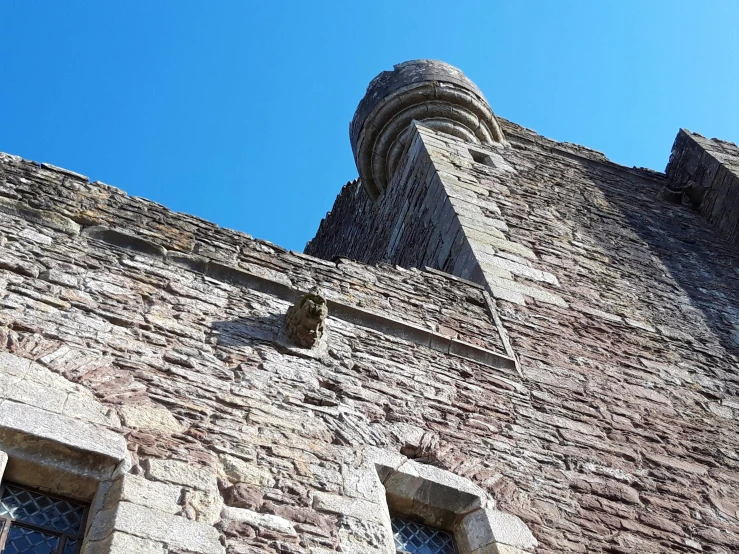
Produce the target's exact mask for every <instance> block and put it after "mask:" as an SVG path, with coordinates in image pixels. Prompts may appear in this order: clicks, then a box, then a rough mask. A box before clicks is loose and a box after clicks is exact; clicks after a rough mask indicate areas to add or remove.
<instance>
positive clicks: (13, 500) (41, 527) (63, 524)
mask: <svg viewBox="0 0 739 554" xmlns="http://www.w3.org/2000/svg"><path fill="white" fill-rule="evenodd" d="M86 517H87V506H86V505H85V504H81V503H79V502H76V501H74V500H69V499H66V498H61V497H57V496H50V495H48V494H44V493H41V492H38V491H35V490H33V489H29V488H27V487H22V486H20V485H15V484H12V483H5V484H3V485H2V486H0V552H1V553H2V554H77V553H78V552H79V550H80V546H81V544H82V537H83V535H84V531H85V519H86Z"/></svg>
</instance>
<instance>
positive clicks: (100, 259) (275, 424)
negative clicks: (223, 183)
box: [0, 124, 739, 554]
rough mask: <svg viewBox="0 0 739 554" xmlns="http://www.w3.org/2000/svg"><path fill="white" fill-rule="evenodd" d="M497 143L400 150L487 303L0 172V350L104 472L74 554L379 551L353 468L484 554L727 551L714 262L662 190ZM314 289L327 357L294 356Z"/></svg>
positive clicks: (728, 275) (31, 167)
mask: <svg viewBox="0 0 739 554" xmlns="http://www.w3.org/2000/svg"><path fill="white" fill-rule="evenodd" d="M504 127H505V132H506V136H507V138H508V140H509V142H510V143H511V145H512V146H510V147H506V148H502V149H501V148H497V147H495V148H487V149H485V148H480V147H478V148H477V149H476V153H475V154H472V153H471V152H470V151H469V150H470V147H469V146H468V145H466V144H465V143H464V142H463V141H460V140H458V139H455V138H453V137H449V136H448V135H444V134H441V133H435V132H433V131H424V130H423V129H422V128H420V131H419V135H418V137H419V140H420V141H421V142H419V143H418V151H417V152H416V155H420V154H422V153H423V152H425V154H424V155H425V156H427V160H428V167H430V168H433V172H434V173H435V174H436V175H437V177H438V179H439V180H438V182H437V185H438V186H439V187H443V189H444V192H445V194H447V195H448V198H451V200H449V203H450V205H451V206H452V207H453V208H454V218H456V220H457V221H458V222H460V229H461V231H462V232H463V233H465V234H464V237H465V239H466V240H467V244H468V245H469V247H470V252H472V254H473V255H474V263H477V264H478V266H479V267H480V268H481V271H482V270H484V272H483V273H481V274H480V275H478V278H479V279H480V282H482V283H483V284H484V285H485V286H486V287H488V289H489V291H490V292H492V293H493V295H494V298H491V296H490V295H489V294H488V292H487V291H486V290H485V289H483V288H482V287H480V286H478V285H476V284H473V283H469V282H466V281H464V280H461V279H457V278H454V277H451V276H448V275H444V274H441V273H439V272H434V271H419V270H417V269H402V268H398V267H392V266H389V265H379V266H377V267H372V266H365V265H362V264H359V263H356V262H351V261H348V260H346V259H341V258H340V259H336V260H335V261H331V262H329V261H323V260H320V259H316V258H311V257H310V256H305V255H302V254H298V253H294V252H287V251H285V250H284V249H281V248H279V247H277V246H275V245H271V244H269V243H266V242H264V241H258V240H254V239H251V238H250V237H248V236H245V235H243V234H240V233H236V232H233V231H229V230H226V229H220V228H218V227H216V226H214V225H212V224H209V223H207V222H204V221H202V220H199V219H197V218H194V217H191V216H187V215H184V214H175V213H172V212H170V211H168V210H167V209H166V208H164V207H162V206H159V205H157V204H155V203H152V202H148V201H145V200H142V199H138V198H131V197H128V196H126V195H125V194H124V193H122V192H121V191H119V190H117V189H115V188H113V187H109V186H107V185H104V184H101V183H89V182H88V181H87V180H86V179H85V178H84V177H82V176H80V175H77V174H74V173H71V172H67V171H65V170H60V169H58V168H53V167H50V166H39V165H38V164H35V163H33V162H27V161H22V160H20V159H18V158H15V157H12V156H3V158H2V160H1V161H2V165H1V167H2V177H0V210H2V218H0V349H2V350H3V351H6V352H8V353H10V354H12V356H14V357H15V358H17V359H20V360H29V361H30V360H34V361H35V363H36V364H38V367H42V368H45V369H46V371H48V372H49V374H53V375H55V376H56V377H59V378H63V379H64V380H65V382H68V384H65V385H64V387H70V390H79V391H80V394H84V393H82V392H81V391H82V389H84V390H87V391H88V392H89V393H90V394H89V395H86V396H87V397H88V398H89V397H91V395H94V397H95V399H96V401H97V402H99V403H100V405H101V406H102V409H103V410H108V411H104V412H101V413H106V414H110V417H111V418H112V419H111V420H110V424H109V427H106V429H108V428H109V430H111V431H114V432H115V433H119V434H121V435H123V436H124V437H125V440H126V444H127V447H128V451H129V456H130V470H128V471H127V473H126V474H125V476H124V477H123V478H122V480H121V481H120V482H118V483H117V484H115V485H113V484H111V485H110V491H109V494H105V495H104V497H103V498H99V499H98V500H99V503H98V504H97V505H96V506H97V510H98V511H97V513H98V514H99V515H100V518H99V519H100V523H98V524H97V525H93V527H92V529H91V530H90V535H89V536H88V539H89V541H90V545H89V546H88V550H89V551H90V552H105V551H109V550H112V551H114V552H128V551H132V550H137V551H146V552H157V553H158V554H160V553H162V552H171V553H174V552H193V551H195V552H214V553H215V552H216V551H218V549H219V548H224V549H225V550H226V551H227V552H230V553H257V552H258V553H276V552H291V553H309V554H327V553H329V552H363V553H375V552H376V553H379V552H383V553H386V552H387V550H388V543H387V540H388V535H387V525H386V523H387V521H386V519H385V518H384V514H385V512H386V510H387V507H383V505H382V498H380V497H378V494H377V489H376V488H374V485H373V486H370V485H369V484H368V483H369V482H370V481H371V480H369V481H368V479H369V478H368V475H371V473H368V472H367V471H365V469H366V468H365V465H366V461H367V459H368V458H369V457H370V453H372V456H375V455H377V452H380V453H381V454H380V455H384V456H387V458H388V459H390V460H395V461H393V462H392V463H390V467H392V468H395V470H397V471H400V469H401V468H403V467H411V465H408V466H406V464H408V463H409V462H408V461H407V460H408V459H409V458H411V459H413V460H415V463H418V464H419V465H420V466H423V468H425V472H426V473H427V474H428V475H429V479H432V478H433V476H435V475H436V476H437V477H438V472H440V471H442V470H443V471H447V472H451V473H453V474H454V479H452V480H451V481H455V480H457V481H458V480H460V479H462V480H466V481H469V482H470V483H471V485H469V488H471V489H474V490H478V489H479V490H480V491H482V492H481V493H480V497H481V498H484V501H485V502H486V504H485V508H484V513H485V515H487V516H489V518H488V520H489V521H498V520H502V521H507V522H509V521H513V522H515V523H513V524H511V525H509V526H506V527H505V528H504V529H503V530H505V529H515V530H520V531H521V532H516V533H508V534H506V533H501V529H496V530H495V531H496V532H497V533H498V534H497V535H496V537H497V539H495V540H496V541H497V540H498V539H499V540H500V541H508V542H502V543H501V544H502V545H505V547H504V546H500V547H498V546H495V547H494V548H495V550H494V551H498V552H516V551H517V550H516V549H518V551H519V552H520V551H521V549H526V550H528V551H536V552H538V553H550V552H623V553H627V552H635V551H641V552H650V553H651V552H701V551H702V552H711V553H724V554H727V553H729V552H733V551H736V550H737V549H738V548H739V521H738V520H737V517H738V515H739V514H738V511H739V498H738V497H737V492H736V491H737V490H738V487H737V484H738V483H739V475H738V473H737V467H738V466H739V452H738V449H739V438H738V436H737V417H738V416H739V400H738V399H737V385H738V384H739V382H738V381H739V378H737V372H736V368H737V361H738V358H737V355H738V354H739V352H738V348H739V347H738V346H737V344H738V343H739V309H737V307H738V306H739V283H737V279H739V273H737V271H736V268H737V265H738V264H737V262H739V260H737V257H736V255H735V254H734V253H733V250H732V249H731V248H730V246H729V245H728V244H727V243H723V242H721V240H720V239H719V238H718V237H717V235H716V231H715V229H714V228H713V226H712V225H711V224H710V223H708V222H707V221H706V220H705V219H703V218H702V217H701V216H700V215H699V214H696V213H694V212H693V211H692V210H691V209H690V208H689V207H687V206H682V205H672V204H669V203H667V202H664V201H663V200H661V190H662V188H663V187H664V184H665V178H664V175H662V174H656V173H654V172H650V171H648V170H634V169H627V168H623V167H620V166H616V165H615V164H611V163H610V162H607V160H604V159H603V158H602V156H599V155H597V154H594V153H592V152H591V151H587V150H584V149H579V148H577V147H573V146H570V145H561V144H557V143H553V142H552V141H547V140H546V139H543V138H542V137H538V136H536V135H535V134H534V133H531V132H528V131H519V132H518V133H516V132H514V131H515V127H514V126H512V124H504ZM424 133H426V134H425V136H424ZM409 152H411V150H410V149H409ZM409 168H410V169H409V172H411V171H412V170H413V168H411V167H410V166H409ZM396 175H397V174H396ZM391 193H392V188H390V189H389V190H388V194H387V195H386V197H385V200H388V199H390V196H389V195H390V194H391ZM359 194H362V192H361V191H360V193H359ZM422 198H423V197H422V196H418V199H419V202H420V203H419V204H417V205H421V206H423V205H424V204H423V200H422ZM390 201H391V202H396V205H402V202H400V201H399V199H394V200H390ZM360 205H363V204H360ZM473 206H474V207H473ZM493 206H494V207H493ZM476 208H479V212H478V210H477V209H476ZM335 213H341V211H340V210H339V211H337V212H335ZM343 213H346V214H349V210H348V209H347V210H346V211H345V212H343ZM388 213H389V212H388ZM480 213H481V214H482V219H479V218H480V217H481V216H480ZM406 220H407V221H415V222H416V223H413V224H412V225H410V226H409V227H408V229H409V231H408V232H409V234H408V235H407V236H408V237H412V236H417V237H422V234H421V233H420V232H419V231H414V230H413V229H414V228H415V229H421V228H424V229H427V232H432V231H433V229H432V228H431V227H428V228H427V227H424V225H432V224H433V223H434V221H435V218H431V217H429V218H426V219H424V218H423V217H418V218H416V219H415V220H414V219H413V218H409V219H406ZM476 222H477V223H478V224H477V227H475V223H476ZM476 228H477V229H478V231H480V233H478V234H473V233H472V232H471V230H475V229H476ZM334 229H335V232H338V231H340V230H341V226H339V225H337V226H336V227H334ZM376 229H377V230H378V233H377V236H378V237H386V236H387V235H384V234H381V233H380V232H379V231H380V230H381V227H380V226H379V224H378V227H376ZM398 229H402V226H401V227H398ZM493 229H494V230H495V231H493ZM403 232H405V231H403ZM325 236H326V237H329V236H330V234H328V233H327V234H326V235H325ZM372 237H373V234H372V233H367V234H365V235H364V236H363V237H361V238H363V239H364V248H365V249H366V250H365V251H366V252H367V255H368V256H370V255H375V253H373V252H372V247H371V244H372V243H371V240H372ZM419 240H421V239H420V238H419ZM314 244H315V241H314ZM357 244H359V242H357ZM388 244H390V242H389V241H387V240H385V238H382V241H381V243H380V245H381V248H379V249H378V252H380V253H377V254H376V255H377V256H378V257H377V258H375V259H382V256H384V255H385V253H386V252H388V250H387V245H388ZM425 244H427V249H428V248H432V249H433V244H434V241H430V240H429V241H428V242H427V243H425ZM316 247H318V246H316ZM405 250H408V251H407V252H406V251H405ZM426 251H428V250H426ZM426 251H424V252H426ZM389 252H390V254H391V256H393V257H395V256H400V257H403V256H406V258H403V259H404V260H406V261H405V262H404V263H408V265H415V262H414V261H415V260H416V259H417V256H418V254H417V252H416V251H415V250H413V249H411V248H410V247H407V246H406V243H405V242H404V241H397V245H396V247H394V248H393V249H391V250H390V251H389ZM439 259H440V257H437V260H439ZM445 259H448V258H445ZM485 264H487V265H485ZM443 267H449V266H448V265H444V266H443ZM496 268H497V269H496ZM452 269H453V268H452ZM493 279H495V281H494V280H493ZM316 285H317V286H319V287H320V289H321V290H322V291H323V293H324V295H325V297H326V298H327V300H328V310H329V317H328V320H327V332H326V335H325V337H324V338H323V339H322V341H321V344H320V345H319V346H317V347H316V348H314V349H310V350H307V349H301V348H296V347H295V346H294V345H292V344H290V343H289V342H288V341H286V340H285V337H284V336H283V332H282V326H283V322H284V316H285V313H286V312H287V310H288V307H289V306H290V305H291V304H293V302H294V301H295V300H296V299H297V298H298V297H299V296H300V295H301V294H302V293H304V292H306V291H308V290H310V289H311V288H312V287H313V286H316ZM34 367H35V366H34ZM64 387H62V389H64ZM74 387H80V389H77V388H74ZM29 398H31V399H33V398H34V397H32V396H31V397H29ZM8 400H10V399H9V398H6V399H5V401H8ZM31 401H32V400H29V402H31ZM36 401H40V400H36ZM62 412H64V407H62ZM50 413H51V412H50ZM60 415H63V416H68V417H75V416H74V412H73V411H72V412H70V413H66V414H65V413H62V414H60ZM116 418H117V419H116ZM118 421H120V426H119V425H118ZM3 425H7V424H6V423H4V422H3V421H0V427H2V426H3ZM11 458H12V453H11ZM11 463H12V459H11ZM413 471H414V475H416V476H418V474H419V473H423V471H422V470H419V469H417V468H416V469H414V470H413ZM378 475H379V474H378ZM370 484H371V483H370ZM375 484H376V483H375ZM458 487H459V488H460V489H461V488H462V487H463V485H458ZM148 491H155V494H153V495H152V494H150V493H149V492H148ZM175 491H177V492H178V493H179V496H177V495H176V494H175ZM175 497H176V498H175ZM481 505H482V503H481ZM497 514H501V515H497ZM521 522H524V523H525V525H523V524H522V523H521ZM527 529H530V530H531V531H532V532H533V537H529V536H527V535H526V533H525V532H524V530H527ZM168 533H169V534H168ZM177 537H184V538H183V539H181V540H179V542H178V539H177ZM501 537H505V538H501ZM491 540H492V539H491ZM516 541H519V542H516ZM511 543H514V544H511ZM490 544H493V543H490ZM219 545H220V546H219ZM93 547H96V548H99V550H97V551H96V550H93V549H92V548H93ZM470 548H471V546H470Z"/></svg>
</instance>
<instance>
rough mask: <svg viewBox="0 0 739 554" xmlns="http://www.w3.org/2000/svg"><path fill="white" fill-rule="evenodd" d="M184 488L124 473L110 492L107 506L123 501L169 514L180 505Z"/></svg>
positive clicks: (177, 509)
mask: <svg viewBox="0 0 739 554" xmlns="http://www.w3.org/2000/svg"><path fill="white" fill-rule="evenodd" d="M181 495H182V488H181V487H179V486H177V485H170V484H167V483H160V482H158V481H151V480H149V479H145V478H144V477H140V476H138V475H131V474H128V475H124V476H123V477H122V478H121V479H119V480H117V481H116V482H115V483H114V484H113V487H112V488H111V489H110V491H109V492H108V497H107V499H106V508H112V507H114V506H115V504H117V503H118V502H121V501H126V502H132V503H133V504H140V505H142V506H146V507H148V508H152V509H154V510H159V511H161V512H165V513H168V514H175V513H177V512H178V511H180V509H181V508H182V506H180V505H179V500H180V496H181Z"/></svg>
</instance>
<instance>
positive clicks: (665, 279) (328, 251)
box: [306, 120, 739, 553]
mask: <svg viewBox="0 0 739 554" xmlns="http://www.w3.org/2000/svg"><path fill="white" fill-rule="evenodd" d="M501 126H502V128H503V131H504V134H505V135H506V139H507V140H508V141H509V142H510V144H511V146H510V147H490V148H483V147H480V146H475V145H471V144H467V143H465V142H463V141H461V140H459V139H456V138H454V137H451V136H449V135H444V134H441V133H436V132H434V131H433V130H431V129H428V128H424V127H423V126H422V125H417V129H416V137H415V139H414V141H415V142H414V143H413V145H412V146H411V147H410V148H409V149H408V152H407V156H408V158H409V159H410V158H411V157H413V158H414V159H416V160H420V164H421V165H423V166H424V167H423V168H422V167H419V166H418V163H416V164H415V165H414V164H411V166H412V172H404V171H401V170H399V171H398V172H396V174H395V178H394V180H393V183H392V184H391V185H390V188H389V190H388V193H387V195H386V196H385V197H384V198H383V199H381V200H380V201H379V202H377V203H372V202H370V201H368V200H367V199H366V198H364V197H363V195H362V191H361V189H359V188H358V186H357V184H355V183H350V184H347V186H346V187H345V188H344V189H343V190H342V193H341V195H340V196H339V198H338V199H337V202H336V204H335V206H334V208H333V209H332V212H331V213H330V214H329V215H328V216H327V217H326V219H325V220H324V221H323V222H322V224H321V228H320V229H319V232H318V234H317V236H316V238H315V239H314V240H313V241H311V242H310V243H309V244H308V246H307V249H306V251H307V252H309V253H311V254H313V255H317V256H321V257H326V258H329V259H330V258H332V257H334V256H347V257H352V258H355V259H358V260H362V261H366V262H368V263H376V262H390V263H401V264H403V265H408V266H417V267H422V266H424V265H430V266H432V267H437V268H441V269H444V270H446V271H451V272H453V273H455V274H457V275H460V276H463V277H466V278H470V279H473V280H475V281H476V282H478V283H480V284H481V285H483V286H485V287H486V288H487V290H488V291H490V293H491V294H492V295H493V296H494V297H495V298H496V303H497V306H498V312H499V314H500V317H501V319H502V321H503V326H504V327H505V329H506V331H507V333H508V334H509V336H510V338H511V342H512V345H513V350H514V352H515V353H516V355H517V356H518V359H519V361H520V365H521V369H522V372H523V379H522V380H521V383H522V385H523V386H525V387H526V389H527V390H528V391H530V392H529V397H528V400H527V401H526V402H524V403H518V402H514V404H512V405H511V406H510V407H509V408H506V409H505V410H503V411H502V412H501V413H500V414H499V415H497V416H496V418H501V419H499V420H498V421H497V422H496V423H502V426H501V427H496V429H495V430H491V431H490V432H489V433H487V434H486V435H485V436H484V437H482V436H481V437H479V439H478V440H479V441H480V442H479V443H478V444H477V445H476V446H475V447H474V448H472V449H471V451H469V452H468V453H467V456H468V458H467V462H466V463H475V462H476V461H478V460H485V462H484V463H491V467H495V468H496V470H497V471H500V475H501V477H500V480H499V481H497V483H496V486H495V487H496V495H495V498H496V500H497V501H498V502H499V506H502V507H503V509H505V510H506V511H509V512H511V513H515V514H517V515H519V516H520V517H521V518H522V519H524V521H526V522H527V523H528V524H529V526H530V527H531V528H532V530H533V531H534V535H535V536H536V538H537V539H538V540H539V549H538V552H623V553H626V552H721V553H728V552H736V551H738V550H739V519H738V518H739V492H738V491H739V487H738V484H739V472H738V471H737V468H738V467H739V465H738V464H739V436H738V435H737V419H738V418H739V395H738V391H739V388H738V385H739V377H738V376H737V374H738V372H737V369H738V368H739V366H738V363H737V362H738V361H739V359H738V358H737V354H739V256H738V255H737V252H736V249H735V248H734V247H732V246H731V244H730V243H728V242H725V241H724V240H723V238H722V236H721V235H720V234H719V231H718V230H717V229H716V227H715V226H714V224H713V223H712V222H710V221H708V220H707V219H705V218H704V216H703V215H702V214H701V213H699V212H696V211H694V210H692V209H691V208H690V206H687V205H682V204H681V205H674V204H671V203H669V202H667V201H665V200H663V199H662V198H663V195H662V191H663V189H664V188H665V186H666V185H667V184H669V181H668V179H667V178H666V176H665V175H664V174H662V173H658V172H654V171H651V170H646V169H638V168H626V167H622V166H618V165H616V164H613V163H612V162H610V161H608V160H607V159H606V158H605V157H604V156H603V155H602V154H600V153H597V152H594V151H592V150H588V149H585V148H582V147H578V146H575V145H569V144H562V143H556V142H554V141H551V140H548V139H545V138H543V137H539V136H538V135H536V134H535V133H534V132H532V131H529V130H526V129H522V128H520V127H518V126H516V125H515V124H512V123H510V122H506V121H504V120H501ZM470 150H473V151H475V152H474V154H473V153H472V152H470ZM401 163H403V162H401ZM424 171H425V172H424ZM422 174H423V175H424V176H423V177H417V176H418V175H422ZM394 189H395V190H396V191H397V194H394V193H393V190H394ZM439 229H441V230H442V231H441V236H442V239H441V242H443V241H445V240H447V239H448V238H449V237H451V236H456V237H457V238H455V239H454V246H452V248H454V247H456V246H457V245H459V250H458V251H457V254H455V255H453V256H451V257H446V256H445V255H444V254H443V252H442V255H438V250H434V248H435V247H437V248H438V247H439V241H436V240H431V241H429V244H430V245H431V246H430V247H428V248H425V249H424V246H425V244H424V243H419V242H418V240H417V239H416V238H415V237H424V236H427V235H429V234H431V233H436V232H437V230H439ZM395 232H398V233H404V234H405V237H406V238H404V239H403V240H397V241H395V242H394V240H395V239H393V238H392V237H393V233H395ZM366 237H374V241H372V242H370V241H367V240H366ZM419 244H420V246H419ZM419 252H421V253H424V254H421V255H419ZM460 260H462V261H460ZM492 421H493V420H486V422H488V423H492ZM450 465H451V464H450ZM503 468H505V469H503Z"/></svg>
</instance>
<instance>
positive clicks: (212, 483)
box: [142, 458, 218, 491]
mask: <svg viewBox="0 0 739 554" xmlns="http://www.w3.org/2000/svg"><path fill="white" fill-rule="evenodd" d="M142 465H143V467H144V469H145V470H146V476H147V477H148V478H149V479H155V480H157V481H165V482H167V483H174V484H177V485H185V486H187V487H192V488H193V489H198V490H202V491H212V490H216V489H217V488H218V485H217V482H216V475H215V473H214V472H213V471H210V470H207V469H200V468H197V467H195V466H192V465H190V464H188V463H187V462H183V461H180V460H159V459H156V458H149V459H146V460H143V462H142Z"/></svg>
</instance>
